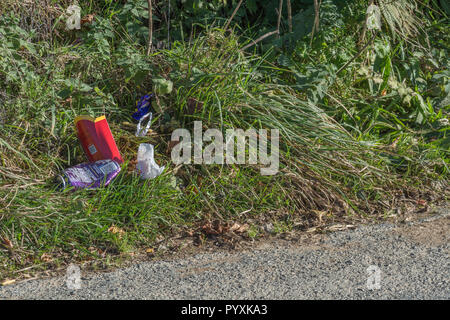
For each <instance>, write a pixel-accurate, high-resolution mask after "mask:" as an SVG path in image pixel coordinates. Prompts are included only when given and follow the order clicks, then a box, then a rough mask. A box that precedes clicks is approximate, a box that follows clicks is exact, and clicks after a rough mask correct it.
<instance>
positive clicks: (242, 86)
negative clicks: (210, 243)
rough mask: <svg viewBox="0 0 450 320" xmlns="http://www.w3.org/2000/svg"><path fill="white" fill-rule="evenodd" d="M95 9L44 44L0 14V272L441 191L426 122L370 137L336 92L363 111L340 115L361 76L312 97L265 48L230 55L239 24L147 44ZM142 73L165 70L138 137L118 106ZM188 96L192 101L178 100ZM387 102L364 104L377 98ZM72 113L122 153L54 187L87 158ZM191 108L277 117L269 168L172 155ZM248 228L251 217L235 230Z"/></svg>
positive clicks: (393, 205) (389, 210)
mask: <svg viewBox="0 0 450 320" xmlns="http://www.w3.org/2000/svg"><path fill="white" fill-rule="evenodd" d="M91 5H94V4H93V3H91ZM95 8H96V9H97V12H99V14H98V16H97V18H96V19H95V21H94V23H93V24H92V25H91V26H88V27H85V28H86V29H83V30H82V31H80V32H78V33H77V34H76V35H74V34H70V33H65V32H63V31H61V33H60V34H59V37H56V38H54V39H52V41H51V43H50V40H49V38H48V35H47V34H40V36H39V37H38V36H37V35H35V34H33V32H30V31H27V30H25V29H24V28H21V27H19V25H21V22H20V20H19V19H18V18H17V17H15V16H13V15H2V18H1V19H2V20H0V35H1V37H2V39H5V41H1V42H0V161H1V162H0V240H1V241H2V245H1V246H0V279H3V278H7V277H19V276H20V275H21V274H22V273H23V272H22V271H20V270H29V269H27V268H29V267H34V269H33V270H39V269H42V270H45V269H47V268H52V267H53V268H58V267H59V266H64V265H67V264H68V263H70V262H83V261H90V260H96V259H97V260H98V259H114V257H120V256H121V255H122V254H126V253H133V252H135V251H139V250H145V249H147V248H153V247H154V246H155V245H156V244H157V243H158V242H159V241H160V239H164V238H168V237H171V236H178V235H180V234H184V233H185V232H186V231H188V233H192V231H195V232H200V233H201V232H202V231H201V230H202V229H201V227H202V225H203V224H204V223H205V222H210V221H215V220H219V221H221V223H228V222H230V221H237V222H239V223H246V222H247V221H249V220H252V221H261V223H263V222H264V223H265V222H266V221H273V226H274V228H273V230H274V232H275V233H282V232H286V231H289V230H291V229H292V228H294V222H296V224H295V225H296V226H297V227H299V228H302V229H307V228H309V227H311V226H314V225H317V224H320V223H326V222H327V221H328V220H329V221H334V220H339V219H351V218H353V217H362V218H365V219H372V218H378V217H381V216H386V215H389V214H393V213H396V214H399V212H398V211H397V209H399V210H402V209H403V208H404V207H405V204H410V203H412V204H413V205H414V204H416V202H417V201H418V200H421V201H428V202H431V201H434V200H438V199H448V150H444V149H443V148H437V147H436V145H433V143H435V142H436V140H434V141H430V140H429V139H426V138H424V137H425V135H426V134H427V132H424V133H423V134H422V135H418V134H405V133H404V132H402V131H400V130H398V131H393V133H392V134H391V135H390V136H389V137H386V136H383V139H381V138H379V137H380V136H379V132H376V130H371V129H368V128H367V127H364V122H358V123H352V124H351V126H352V127H355V126H356V125H358V124H361V123H363V124H362V125H361V126H362V127H361V128H357V130H353V129H352V128H350V125H349V123H348V122H346V121H345V120H346V119H343V118H344V117H345V115H343V113H341V112H336V110H341V111H342V106H341V105H344V106H348V108H353V107H355V108H353V109H355V110H356V109H358V108H360V109H362V110H363V111H361V113H359V114H356V113H355V115H352V116H354V117H361V118H362V117H363V116H364V114H365V112H366V111H364V107H361V105H364V106H365V107H368V106H369V104H368V103H366V102H365V101H367V97H368V96H369V95H367V93H366V91H367V90H368V89H367V88H366V87H364V86H362V88H361V89H359V88H356V89H348V90H347V91H346V92H341V91H340V90H341V89H342V88H348V87H352V86H353V85H354V83H352V82H351V81H349V80H344V81H342V82H339V81H337V82H336V83H335V84H333V86H331V90H330V91H329V92H330V93H329V95H330V96H331V97H334V98H335V99H334V100H333V99H332V98H330V97H329V99H328V100H326V101H325V102H320V103H318V102H315V101H312V100H311V99H309V98H308V92H307V90H303V89H301V88H298V87H296V86H295V85H293V83H291V82H290V81H288V80H286V79H292V77H294V75H295V69H292V68H291V67H289V66H288V65H287V64H284V65H283V64H274V63H273V62H271V61H270V60H269V59H268V57H269V56H271V55H272V54H273V52H271V51H268V52H267V53H266V54H263V55H258V54H250V53H246V52H243V51H242V50H241V48H242V47H243V44H242V43H240V39H239V38H238V36H237V35H235V34H233V33H232V34H229V35H228V34H227V35H226V36H225V33H224V31H223V30H221V29H219V28H209V27H206V28H205V31H204V32H203V33H202V34H201V35H200V36H197V37H195V38H194V39H192V40H191V41H190V42H175V43H173V45H172V47H171V48H170V49H163V50H158V51H156V52H154V53H152V55H151V56H150V57H147V56H146V54H145V51H146V48H145V41H142V40H145V37H142V39H139V38H138V39H136V38H135V37H133V35H132V34H130V33H129V31H127V30H126V28H125V27H124V23H123V21H121V20H120V18H117V17H116V16H115V15H113V14H112V12H113V11H114V10H115V8H113V7H105V8H97V7H95ZM50 21H52V20H51V19H50ZM22 24H23V23H22ZM55 28H56V29H55V30H59V29H58V27H57V26H56V27H55ZM297 58H298V57H297ZM293 59H294V60H295V59H296V57H293ZM299 61H301V60H299ZM355 68H356V67H355ZM155 77H162V78H165V79H170V80H171V81H173V84H174V90H173V92H172V93H170V94H168V95H161V96H158V99H157V101H155V102H154V107H155V108H157V110H158V113H157V117H156V118H155V119H154V122H153V124H152V127H151V128H152V132H151V134H150V135H149V136H147V137H144V138H137V137H135V136H134V129H135V124H134V122H133V121H132V119H131V114H132V113H133V111H134V108H135V103H136V100H137V99H138V98H139V97H140V96H142V95H143V94H145V93H147V92H149V91H150V90H151V87H152V79H153V78H155ZM359 92H362V93H361V94H360V95H358V93H359ZM355 97H356V98H355ZM189 99H195V101H198V102H199V105H200V106H201V107H199V108H198V109H196V108H194V109H193V110H190V109H189V105H188V104H189V102H188V101H189ZM336 101H338V102H336ZM385 101H386V100H383V99H378V100H377V101H376V103H377V105H378V106H379V108H382V105H383V104H384V102H385ZM396 103H398V104H399V102H396ZM370 106H371V104H370ZM389 112H390V114H394V111H393V110H390V111H389ZM79 114H90V115H92V116H100V115H103V114H105V115H106V116H107V119H108V122H109V124H110V126H111V129H112V132H113V135H114V137H115V140H116V142H117V145H118V147H119V150H120V151H121V154H122V156H123V158H124V159H125V160H126V162H125V164H124V165H123V167H122V171H121V173H120V174H119V176H118V177H117V178H116V179H114V180H113V182H112V183H111V184H110V185H109V186H108V187H107V188H101V189H98V190H80V191H75V192H73V191H65V192H59V191H56V190H55V186H54V185H53V184H52V177H53V176H54V175H56V174H57V173H59V172H60V171H61V170H63V169H64V168H66V167H68V166H72V165H75V164H78V163H81V162H86V161H87V159H86V158H85V156H84V155H83V153H82V150H81V148H80V146H79V143H78V140H77V138H76V134H75V131H74V125H73V119H74V118H75V116H77V115H79ZM195 120H201V121H203V125H204V129H206V128H219V129H221V130H222V131H223V132H225V130H226V129H229V128H242V129H244V130H246V129H249V128H254V129H260V128H261V129H279V130H280V162H281V163H280V172H279V173H278V174H277V175H275V176H262V175H261V174H260V172H259V169H260V167H259V166H251V165H244V166H236V165H223V166H221V165H210V166H202V165H183V166H175V165H173V164H172V163H171V160H170V148H169V140H170V134H171V132H172V130H173V129H176V128H187V129H192V124H193V121H195ZM347 120H348V119H347ZM377 120H378V119H377V118H376V117H375V118H374V120H373V121H372V124H370V125H369V126H368V127H369V128H372V129H373V128H374V127H375V125H373V123H374V122H376V121H377ZM363 127H364V128H363ZM429 130H430V131H429V132H432V133H435V131H431V129H429ZM438 130H441V133H440V134H442V136H440V137H439V139H448V137H447V136H446V134H447V133H446V128H443V129H442V128H441V129H439V128H438ZM358 132H359V133H358ZM395 138H399V140H398V143H397V145H396V147H392V141H393V139H395ZM414 141H415V142H414ZM142 142H147V143H152V144H154V145H155V150H156V156H155V157H156V160H157V162H158V163H159V164H160V165H165V166H166V170H165V171H164V173H163V174H162V175H161V176H159V177H157V178H156V179H154V180H148V181H144V180H141V179H140V178H139V177H138V176H137V175H136V173H135V172H134V167H135V162H133V161H134V159H135V158H136V153H137V148H138V146H139V144H140V143H142ZM446 168H447V169H446ZM400 213H401V212H400ZM199 230H200V231H199ZM261 234H262V231H261V229H260V228H259V226H258V223H256V222H255V223H252V224H251V225H250V227H249V229H248V231H247V233H246V235H247V236H248V237H250V238H256V237H258V236H260V235H261Z"/></svg>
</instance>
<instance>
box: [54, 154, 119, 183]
mask: <svg viewBox="0 0 450 320" xmlns="http://www.w3.org/2000/svg"><path fill="white" fill-rule="evenodd" d="M119 172H120V165H119V164H118V163H117V162H116V161H114V160H98V161H96V162H92V163H82V164H78V165H76V166H74V167H71V168H68V169H66V170H64V171H63V173H62V175H60V176H58V177H57V179H58V182H59V186H60V188H62V189H65V188H67V187H70V186H72V187H74V188H75V189H84V188H87V189H95V188H99V187H103V186H107V185H108V184H109V183H110V182H111V181H112V180H113V179H114V178H115V177H116V176H117V174H118V173H119Z"/></svg>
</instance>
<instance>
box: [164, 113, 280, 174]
mask: <svg viewBox="0 0 450 320" xmlns="http://www.w3.org/2000/svg"><path fill="white" fill-rule="evenodd" d="M202 128H203V125H202V122H201V121H194V137H193V139H192V136H191V133H190V132H189V130H187V129H176V130H174V131H173V132H172V138H171V140H172V141H174V142H179V143H178V144H176V145H175V146H174V147H173V149H172V152H171V157H172V161H173V162H174V163H175V164H191V163H192V162H193V163H194V164H225V163H226V164H247V163H248V164H254V165H256V164H260V165H263V166H266V167H263V168H261V169H260V172H261V175H274V174H276V173H277V172H278V169H279V142H280V135H279V130H278V129H272V130H270V131H269V130H266V129H259V130H256V129H248V130H246V131H244V130H243V129H227V130H226V134H225V137H224V136H223V134H222V131H220V130H219V129H207V130H206V131H205V132H204V133H203V129H202ZM269 136H270V155H269V143H268V141H269ZM247 141H248V144H247ZM247 145H248V149H247ZM247 150H248V152H246V151H247ZM192 154H193V156H194V157H193V161H192ZM247 154H248V157H246V155H247ZM246 158H248V159H246ZM247 160H248V161H247Z"/></svg>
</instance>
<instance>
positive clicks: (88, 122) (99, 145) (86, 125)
mask: <svg viewBox="0 0 450 320" xmlns="http://www.w3.org/2000/svg"><path fill="white" fill-rule="evenodd" d="M75 127H76V128H77V133H78V139H79V140H80V143H81V146H82V147H83V150H84V152H85V154H86V156H87V157H88V159H89V161H90V162H94V161H97V160H105V159H111V160H115V161H117V162H118V163H122V162H123V160H122V157H121V156H120V152H119V149H118V148H117V145H116V142H115V141H114V137H113V135H112V133H111V129H110V128H109V125H108V122H107V121H106V117H105V116H101V117H98V118H96V119H94V118H92V117H90V116H78V117H76V118H75Z"/></svg>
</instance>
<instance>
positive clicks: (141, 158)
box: [136, 143, 165, 179]
mask: <svg viewBox="0 0 450 320" xmlns="http://www.w3.org/2000/svg"><path fill="white" fill-rule="evenodd" d="M154 154H155V151H154V147H153V145H152V144H149V143H141V144H140V145H139V149H138V156H137V162H138V163H137V165H136V169H137V171H138V172H139V175H140V177H141V178H143V179H154V178H156V177H157V176H159V175H160V174H161V173H162V172H163V171H164V168H165V167H164V166H162V167H160V166H158V165H157V164H156V162H155V159H154Z"/></svg>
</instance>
